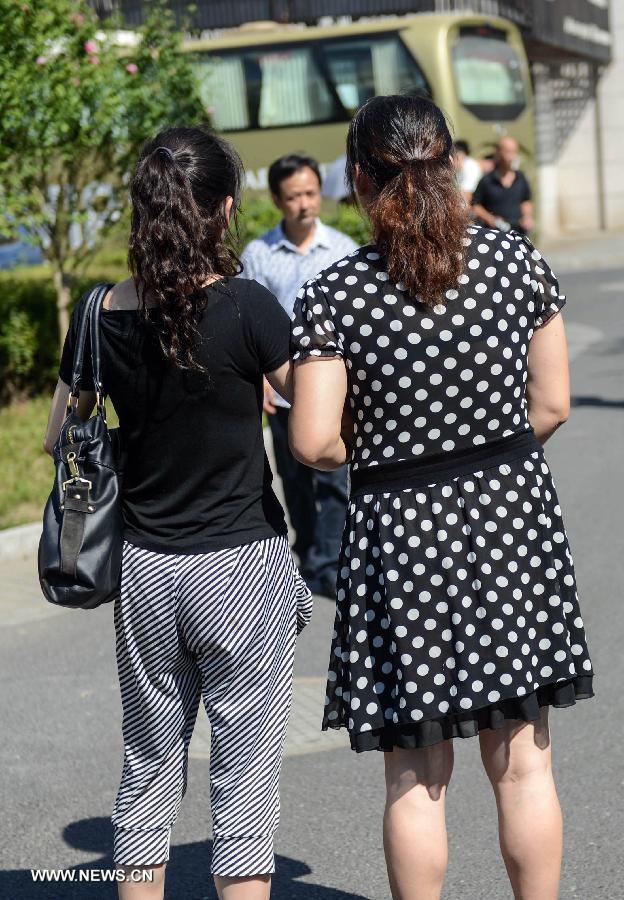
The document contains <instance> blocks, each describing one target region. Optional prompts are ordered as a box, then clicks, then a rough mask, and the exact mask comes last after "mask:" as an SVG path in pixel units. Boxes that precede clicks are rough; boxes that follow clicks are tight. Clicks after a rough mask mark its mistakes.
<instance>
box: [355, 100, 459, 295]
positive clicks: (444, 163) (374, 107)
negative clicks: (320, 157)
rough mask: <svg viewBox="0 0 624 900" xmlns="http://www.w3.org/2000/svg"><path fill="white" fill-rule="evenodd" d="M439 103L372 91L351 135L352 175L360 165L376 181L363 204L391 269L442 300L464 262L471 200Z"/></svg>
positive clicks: (411, 287) (414, 289) (412, 290)
mask: <svg viewBox="0 0 624 900" xmlns="http://www.w3.org/2000/svg"><path fill="white" fill-rule="evenodd" d="M452 146H453V141H452V138H451V135H450V132H449V129H448V126H447V123H446V119H445V118H444V114H443V112H442V110H440V109H439V108H438V107H437V106H436V105H435V103H433V102H432V101H431V100H428V99H426V98H424V97H417V96H406V95H405V96H404V95H392V96H387V97H373V98H372V99H371V100H368V101H367V102H366V103H365V104H364V105H363V106H362V107H360V109H359V110H358V112H357V113H356V115H355V117H354V119H353V121H352V122H351V125H350V128H349V135H348V138H347V177H348V181H349V183H350V187H351V189H352V190H354V188H355V181H356V167H357V170H359V171H360V172H362V173H363V174H364V175H365V176H366V177H367V178H368V179H369V182H370V184H371V187H372V189H373V194H372V196H371V198H370V201H368V202H367V204H366V212H367V213H368V217H369V219H370V222H371V226H372V232H373V238H374V241H375V244H376V246H377V248H378V250H379V251H380V252H381V253H382V254H383V256H384V257H385V259H386V265H387V269H388V274H389V276H390V278H392V280H393V281H394V282H400V283H401V284H403V285H404V286H405V288H406V290H407V292H408V293H409V294H410V295H412V296H414V297H417V298H418V299H420V300H421V301H422V302H423V303H425V304H427V305H434V304H436V303H440V302H443V299H444V290H445V289H446V288H449V287H451V286H454V285H455V283H456V282H457V278H458V277H459V275H461V273H462V270H463V265H464V245H463V243H462V240H463V238H464V237H465V234H466V226H467V225H468V221H469V218H468V208H467V206H466V204H465V202H464V200H463V198H462V196H461V193H460V191H459V187H458V185H457V180H456V177H455V171H454V168H453V164H452V161H451V157H450V153H451V150H452Z"/></svg>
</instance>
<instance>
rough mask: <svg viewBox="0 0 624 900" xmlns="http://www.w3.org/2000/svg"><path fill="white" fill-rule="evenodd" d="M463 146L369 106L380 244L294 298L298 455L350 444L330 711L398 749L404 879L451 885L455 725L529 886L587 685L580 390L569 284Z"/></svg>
mask: <svg viewBox="0 0 624 900" xmlns="http://www.w3.org/2000/svg"><path fill="white" fill-rule="evenodd" d="M450 150H451V137H450V134H449V132H448V129H447V126H446V122H445V120H444V117H443V115H442V113H441V112H440V110H439V109H438V108H437V107H436V106H435V105H434V104H433V103H431V102H430V101H427V100H423V99H420V98H414V97H377V98H375V99H373V100H371V101H369V102H368V103H366V104H365V105H364V106H363V107H362V109H360V111H359V112H358V113H357V115H356V117H355V119H354V120H353V123H352V125H351V128H350V131H349V138H348V166H349V171H350V176H351V180H352V184H353V186H354V188H355V190H356V192H357V194H358V196H359V199H360V201H361V202H362V205H363V206H364V207H365V209H366V211H367V213H368V215H369V218H370V221H371V226H372V231H373V235H374V238H375V241H374V244H371V245H369V246H366V247H363V248H361V249H359V250H356V251H354V252H353V253H351V254H350V255H349V256H347V257H346V258H345V259H342V260H341V261H339V262H338V263H336V264H335V265H334V266H332V267H331V268H329V269H326V270H325V271H324V272H322V273H321V274H320V275H318V276H317V277H316V278H314V279H312V280H311V281H309V282H308V283H307V284H306V285H304V287H303V288H302V289H301V291H300V292H299V296H298V300H297V303H296V306H295V313H294V321H293V331H292V334H293V356H294V359H295V360H296V361H297V365H296V369H295V400H294V406H293V411H292V414H291V443H292V446H293V449H294V452H295V454H296V455H297V456H298V457H299V459H301V460H302V461H304V462H307V463H308V464H309V465H313V466H316V467H317V468H321V469H323V468H326V469H332V468H334V467H336V466H338V465H341V464H343V463H344V462H345V459H349V460H350V463H351V497H350V502H349V506H348V511H347V522H346V526H345V532H344V539H343V544H342V554H341V565H340V570H339V577H338V586H337V611H336V623H335V630H334V634H333V644H332V648H331V659H330V664H329V673H328V683H327V700H326V708H325V715H324V721H323V728H340V727H342V726H345V727H346V728H347V729H348V730H349V734H350V738H351V745H352V747H353V749H355V750H357V751H364V750H371V749H378V750H385V751H394V752H389V753H386V754H385V764H386V781H387V793H388V799H387V805H386V811H385V817H384V846H385V851H386V859H387V863H388V871H389V877H390V883H391V888H392V892H393V897H395V898H400V900H425V898H426V900H429V898H437V897H439V896H440V891H441V890H442V882H443V878H444V871H445V867H446V852H447V851H446V831H445V823H444V797H445V792H446V786H447V784H448V781H449V778H450V775H451V770H452V762H453V750H452V739H453V738H455V737H470V736H474V735H479V740H480V745H481V754H482V758H483V762H484V765H485V770H486V772H487V775H488V776H489V778H490V780H491V782H492V785H493V787H494V792H495V796H496V801H497V805H498V812H499V828H500V839H501V848H502V852H503V857H504V860H505V864H506V866H507V870H508V873H509V877H510V880H511V882H512V886H513V890H514V894H515V896H516V898H531V900H537V898H539V900H551V898H553V900H554V898H556V897H557V891H558V880H559V869H560V858H561V814H560V809H559V804H558V800H557V795H556V791H555V787H554V783H553V780H552V773H551V769H550V736H549V729H548V718H547V713H548V707H549V706H570V705H572V704H574V703H575V701H576V700H577V699H580V698H584V697H591V696H592V666H591V662H590V659H589V655H588V652H587V645H586V641H585V633H584V629H583V622H582V619H581V616H580V611H579V605H578V599H577V594H576V587H575V579H574V568H573V563H572V557H571V555H570V550H569V547H568V541H567V538H566V534H565V529H564V525H563V521H562V518H561V509H560V507H559V504H558V502H557V496H556V493H555V488H554V486H553V482H552V478H551V474H550V471H549V468H548V465H547V463H546V461H545V459H544V455H543V450H542V444H543V443H544V442H545V440H546V439H547V438H548V437H549V436H550V435H551V434H552V432H553V431H554V430H555V429H556V427H557V426H558V425H559V424H561V422H563V421H564V420H565V418H566V416H567V411H568V405H569V383H568V370H567V355H566V342H565V333H564V329H563V324H562V321H561V316H560V315H558V313H559V311H560V309H561V307H562V306H563V303H564V300H565V298H564V297H563V295H562V294H561V293H560V291H559V286H558V283H557V280H556V278H555V276H554V275H553V273H552V272H551V270H550V269H549V267H548V265H547V264H546V263H545V261H544V260H543V259H542V258H541V256H540V254H539V253H538V252H537V250H535V248H534V247H533V246H532V244H531V243H530V241H529V240H528V239H527V238H526V237H522V236H520V235H518V234H515V233H511V234H503V233H501V232H498V231H496V230H493V229H487V228H479V227H472V226H470V225H469V224H468V221H467V211H466V209H465V206H464V205H463V203H462V200H461V197H460V194H459V192H458V190H457V187H456V184H455V180H454V176H453V168H452V160H451V158H450V155H449V154H450ZM320 361H322V364H320ZM345 399H346V400H347V404H346V409H347V410H348V414H349V416H350V419H351V425H350V426H348V425H347V426H345V416H344V415H343V406H344V405H345Z"/></svg>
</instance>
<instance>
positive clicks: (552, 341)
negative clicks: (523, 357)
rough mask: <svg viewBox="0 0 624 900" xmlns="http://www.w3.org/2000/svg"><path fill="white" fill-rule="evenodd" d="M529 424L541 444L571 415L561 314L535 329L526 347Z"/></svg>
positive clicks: (566, 347)
mask: <svg viewBox="0 0 624 900" xmlns="http://www.w3.org/2000/svg"><path fill="white" fill-rule="evenodd" d="M527 405H528V413H529V421H530V423H531V425H532V426H533V430H534V431H535V434H536V436H537V439H538V440H539V441H540V442H541V443H542V444H543V443H545V442H546V441H547V440H548V438H549V437H551V435H552V434H554V432H555V431H556V430H557V428H559V426H560V425H563V423H564V422H565V421H566V420H567V418H568V415H569V414H570V373H569V369H568V346H567V341H566V334H565V327H564V324H563V318H562V316H561V313H558V314H557V315H554V316H553V317H552V318H551V319H550V320H549V321H548V322H546V324H545V325H542V327H541V328H537V329H536V330H535V332H534V334H533V337H532V338H531V342H530V344H529V360H528V380H527Z"/></svg>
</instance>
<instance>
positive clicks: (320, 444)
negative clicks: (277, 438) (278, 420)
mask: <svg viewBox="0 0 624 900" xmlns="http://www.w3.org/2000/svg"><path fill="white" fill-rule="evenodd" d="M335 446H336V441H335V440H331V439H327V440H325V439H323V438H319V436H315V437H303V436H297V434H293V433H292V432H291V435H290V450H291V452H292V455H293V456H294V457H295V459H296V460H297V461H298V462H300V463H303V465H304V466H309V467H310V468H311V469H324V468H326V467H327V463H328V462H329V461H331V458H332V455H333V452H335Z"/></svg>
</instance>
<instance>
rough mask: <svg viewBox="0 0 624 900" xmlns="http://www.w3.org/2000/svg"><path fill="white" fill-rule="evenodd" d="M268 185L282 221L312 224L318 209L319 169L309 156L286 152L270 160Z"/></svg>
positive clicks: (319, 201) (319, 205) (319, 196)
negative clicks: (272, 161) (282, 217)
mask: <svg viewBox="0 0 624 900" xmlns="http://www.w3.org/2000/svg"><path fill="white" fill-rule="evenodd" d="M269 188H270V190H271V196H272V197H273V202H274V203H275V205H276V206H277V208H278V209H279V211H280V212H281V213H282V215H283V216H284V221H285V223H286V225H288V224H298V225H312V224H313V223H314V221H315V220H316V218H317V217H318V215H319V213H320V211H321V173H320V171H319V167H318V163H317V161H316V160H315V159H312V157H311V156H304V155H303V154H299V153H289V154H288V155H287V156H281V157H280V158H279V159H276V160H275V162H274V163H272V164H271V167H270V169H269Z"/></svg>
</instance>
